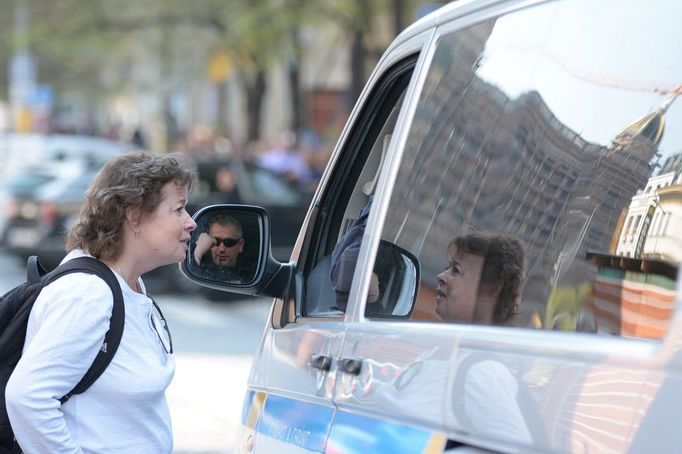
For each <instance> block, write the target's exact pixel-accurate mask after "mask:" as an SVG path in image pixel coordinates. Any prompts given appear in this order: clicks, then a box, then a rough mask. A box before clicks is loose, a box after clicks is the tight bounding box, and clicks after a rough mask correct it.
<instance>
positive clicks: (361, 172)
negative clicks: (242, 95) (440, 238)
mask: <svg viewBox="0 0 682 454" xmlns="http://www.w3.org/2000/svg"><path fill="white" fill-rule="evenodd" d="M427 38H428V36H420V37H418V38H415V39H412V40H410V41H409V42H408V43H406V44H404V45H403V46H401V47H400V48H399V49H398V50H397V57H396V58H395V59H394V60H389V61H386V60H384V61H383V63H380V65H382V67H383V71H381V73H380V75H379V76H375V77H374V78H373V79H372V80H370V82H369V83H368V85H367V87H366V89H365V91H364V92H363V95H362V97H361V100H360V101H359V103H358V106H359V107H357V108H356V109H355V110H354V112H353V114H352V115H351V119H350V121H349V126H347V127H346V130H345V131H344V133H343V135H342V138H341V140H340V142H339V145H338V146H337V149H336V150H335V152H334V155H333V156H332V158H331V161H330V164H329V166H328V170H327V172H326V173H325V175H324V176H323V178H322V181H321V183H320V187H319V189H318V192H317V194H316V196H315V200H314V201H313V208H312V210H311V212H310V213H309V214H308V218H307V219H306V221H305V223H304V226H303V229H302V236H301V237H299V243H298V244H297V246H296V248H295V251H294V256H293V257H292V260H294V261H295V262H297V266H296V271H295V288H294V291H293V298H292V299H291V300H289V301H283V300H276V301H275V304H274V306H273V312H272V314H271V323H272V327H269V328H268V329H266V332H265V334H264V336H265V337H264V341H263V342H262V350H261V351H259V352H257V354H256V355H255V358H254V365H253V367H252V376H251V378H250V380H249V383H250V384H252V386H251V390H250V391H249V394H248V396H247V403H246V405H245V409H246V410H245V415H244V417H243V421H244V424H245V426H247V428H248V427H249V425H250V426H251V427H252V430H251V432H249V433H247V435H246V436H245V438H244V439H243V440H242V444H243V446H250V445H253V446H254V447H255V451H256V452H310V451H319V452H324V450H325V446H326V441H327V436H328V434H329V432H330V430H331V423H332V419H333V415H334V412H335V406H334V404H333V395H334V390H335V388H336V381H337V376H338V375H337V364H336V362H337V359H338V357H339V352H340V349H341V344H342V342H343V337H344V335H345V332H346V329H347V326H348V322H349V320H350V319H349V314H347V313H346V312H345V305H344V302H343V301H342V299H341V297H339V295H342V294H343V293H344V291H345V292H346V293H347V290H348V289H345V290H344V289H343V288H342V287H343V285H342V283H341V281H343V280H344V279H346V278H345V277H343V278H341V279H339V280H336V279H332V278H331V277H330V276H331V274H332V270H336V265H337V262H335V261H334V260H333V259H332V255H333V250H334V246H335V244H336V243H337V240H338V239H339V238H340V237H342V236H343V235H344V234H345V233H346V232H348V231H349V230H351V227H352V225H353V224H354V222H355V221H357V217H358V213H359V212H360V211H362V209H363V207H364V206H366V205H367V203H368V200H369V196H368V194H371V192H370V191H369V188H370V186H372V184H373V183H372V182H373V180H374V178H375V177H376V176H377V175H378V170H379V168H380V167H381V166H382V159H384V158H385V150H386V149H387V144H388V140H386V137H390V135H391V134H392V132H393V130H394V128H395V124H396V121H397V120H398V118H399V117H401V115H403V116H404V114H403V113H402V112H403V109H404V107H405V105H404V102H403V100H404V99H405V98H406V93H407V92H409V91H410V90H411V88H410V87H411V86H412V78H413V74H414V73H415V71H416V70H415V68H416V67H417V66H418V57H419V52H420V50H421V47H422V46H423V45H424V43H425V42H426V40H427ZM363 188H365V190H364V191H363ZM274 228H277V226H274ZM358 245H359V243H358ZM348 282H350V280H349V279H348ZM335 284H337V285H336V286H335ZM346 296H347V295H346ZM249 436H251V439H248V437H249Z"/></svg>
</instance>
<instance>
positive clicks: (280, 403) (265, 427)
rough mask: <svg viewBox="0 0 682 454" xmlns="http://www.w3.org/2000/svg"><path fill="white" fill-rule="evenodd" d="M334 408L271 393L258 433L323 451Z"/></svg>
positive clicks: (258, 426)
mask: <svg viewBox="0 0 682 454" xmlns="http://www.w3.org/2000/svg"><path fill="white" fill-rule="evenodd" d="M333 416H334V409H333V408H331V407H324V406H322V405H316V404H312V403H308V402H300V401H296V400H293V399H287V398H284V397H280V396H273V395H272V394H268V396H267V399H266V400H265V407H264V408H263V413H262V414H261V417H260V421H258V425H257V426H256V432H258V433H259V434H263V435H267V436H269V437H272V438H275V439H277V440H280V441H283V442H285V443H288V444H290V445H294V446H300V447H301V448H304V449H308V450H310V451H317V452H324V441H325V439H326V438H327V434H328V433H329V428H330V426H331V421H332V417H333Z"/></svg>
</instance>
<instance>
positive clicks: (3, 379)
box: [0, 256, 125, 452]
mask: <svg viewBox="0 0 682 454" xmlns="http://www.w3.org/2000/svg"><path fill="white" fill-rule="evenodd" d="M69 273H91V274H96V275H97V276H99V277H100V278H102V279H103V280H104V281H105V282H106V283H107V285H109V288H111V292H112V293H113V295H114V308H113V311H112V314H111V319H110V321H109V323H110V326H109V331H107V333H106V334H105V336H104V343H103V344H102V348H101V349H100V351H99V353H98V354H97V357H96V358H95V361H94V362H93V363H92V366H90V369H88V371H87V372H86V373H85V375H84V376H83V378H82V379H81V381H80V382H78V384H77V385H76V387H75V388H73V389H72V390H71V392H69V393H68V394H66V395H65V396H64V397H62V398H61V399H60V401H61V403H62V404H63V403H64V402H66V401H67V400H68V399H69V398H70V397H71V396H72V395H73V394H80V393H82V392H83V391H85V390H86V389H88V388H89V387H90V385H92V384H93V383H94V382H95V380H97V378H99V376H100V375H102V372H104V370H105V369H106V367H107V366H108V365H109V363H110V362H111V359H112V358H113V357H114V354H115V353H116V350H117V349H118V345H119V344H120V342H121V336H122V335H123V322H124V317H125V309H124V306H123V294H122V293H121V286H120V285H119V283H118V280H117V279H116V276H114V273H113V272H112V271H111V270H110V269H109V267H108V266H106V265H105V264H104V263H102V262H101V261H99V260H97V259H95V258H92V257H78V258H75V259H72V260H69V261H68V262H66V263H64V264H62V265H59V266H58V267H57V268H55V269H54V270H52V271H51V272H49V273H46V271H45V270H44V269H43V267H42V266H41V265H40V262H39V261H38V258H37V257H36V256H32V257H30V258H29V259H28V265H27V267H26V282H25V283H23V284H21V285H18V286H17V287H14V288H13V289H11V290H9V291H8V292H7V293H5V294H4V295H3V296H2V297H0V390H1V391H2V394H1V395H0V452H3V450H2V449H1V448H6V449H8V450H9V449H11V450H12V451H11V452H20V451H18V447H17V446H16V442H15V440H14V433H13V432H12V427H11V426H10V423H9V418H8V416H7V407H6V406H5V388H6V387H7V381H8V380H9V377H10V375H11V374H12V372H13V371H14V368H15V367H16V365H17V363H18V362H19V358H20V357H21V353H22V350H23V347H24V341H25V339H26V326H27V324H28V316H29V314H30V312H31V308H32V307H33V303H35V301H36V298H37V297H38V294H39V293H40V291H41V290H42V289H43V287H45V286H46V285H47V284H49V283H51V282H53V281H55V280H56V279H58V278H59V277H61V276H63V275H65V274H69ZM4 452H9V451H4Z"/></svg>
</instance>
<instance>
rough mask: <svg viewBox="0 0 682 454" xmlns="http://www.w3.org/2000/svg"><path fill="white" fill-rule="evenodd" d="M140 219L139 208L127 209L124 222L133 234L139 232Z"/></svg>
mask: <svg viewBox="0 0 682 454" xmlns="http://www.w3.org/2000/svg"><path fill="white" fill-rule="evenodd" d="M141 218H142V216H141V215H140V210H139V208H128V209H127V210H126V222H127V223H128V225H129V226H130V228H131V229H132V230H133V232H137V231H139V229H140V224H141V222H142V219H141Z"/></svg>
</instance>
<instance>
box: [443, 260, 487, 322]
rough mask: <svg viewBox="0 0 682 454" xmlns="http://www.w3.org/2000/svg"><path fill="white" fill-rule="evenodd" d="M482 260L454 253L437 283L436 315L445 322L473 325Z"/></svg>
mask: <svg viewBox="0 0 682 454" xmlns="http://www.w3.org/2000/svg"><path fill="white" fill-rule="evenodd" d="M483 261H484V258H483V257H482V256H480V255H474V254H467V253H465V252H460V251H457V252H456V253H455V254H454V255H453V256H452V257H451V259H450V264H449V265H448V267H447V269H446V270H445V271H443V272H442V273H440V274H439V275H438V276H437V277H436V281H437V282H438V287H437V297H436V313H437V314H438V316H439V317H440V318H441V319H442V320H443V321H446V322H464V323H470V322H472V321H474V318H475V314H476V302H477V300H478V298H477V295H478V287H479V281H480V279H481V271H482V269H483Z"/></svg>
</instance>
